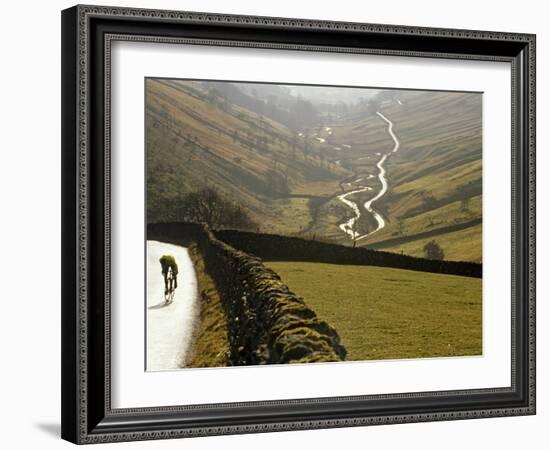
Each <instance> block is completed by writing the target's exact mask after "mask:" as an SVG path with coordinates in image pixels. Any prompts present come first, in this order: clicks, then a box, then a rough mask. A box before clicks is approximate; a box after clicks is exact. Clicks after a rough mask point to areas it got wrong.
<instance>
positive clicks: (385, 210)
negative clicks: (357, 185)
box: [318, 91, 482, 262]
mask: <svg viewBox="0 0 550 450" xmlns="http://www.w3.org/2000/svg"><path fill="white" fill-rule="evenodd" d="M376 112H381V113H382V114H383V115H384V116H385V117H386V118H388V119H389V120H390V121H391V122H392V123H393V132H394V133H395V135H396V137H397V138H398V140H399V142H400V146H399V150H398V151H396V152H395V153H392V154H391V156H389V157H388V158H387V161H386V177H387V181H388V186H389V187H388V192H387V193H386V194H385V195H384V196H383V197H382V198H380V199H379V200H377V201H376V203H375V208H376V209H377V210H378V211H379V212H380V213H381V214H382V216H383V217H384V219H385V221H386V223H385V227H384V228H383V229H381V230H380V231H377V232H376V233H373V234H372V235H367V236H366V237H365V238H364V239H359V240H357V242H356V245H361V246H364V245H367V246H368V245H371V244H374V243H380V244H378V245H377V248H387V249H388V250H391V251H397V252H401V251H403V252H405V253H408V254H413V255H415V256H419V255H422V254H423V251H422V246H423V245H424V244H425V241H426V240H425V239H423V240H422V239H421V238H419V239H417V241H418V242H417V245H415V244H414V242H413V241H414V240H415V239H413V238H414V236H415V235H416V234H419V233H423V232H427V231H430V232H431V234H432V236H433V239H435V240H436V241H437V240H441V241H445V238H444V237H443V235H445V234H446V233H447V228H448V227H456V226H458V225H460V224H463V225H468V226H469V227H475V229H476V230H478V231H480V230H481V225H480V222H481V190H482V182H481V176H482V165H481V156H482V130H481V125H482V121H481V112H482V109H481V95H480V94H475V93H471V94H470V93H450V92H415V91H395V93H394V98H393V99H391V100H385V101H383V102H381V103H380V104H376V105H370V107H369V110H367V111H362V112H361V114H357V112H351V113H350V115H348V116H347V117H343V118H341V119H340V120H339V122H338V124H337V125H335V126H334V127H333V133H332V135H331V141H332V142H344V141H345V142H346V143H347V144H348V145H349V146H351V147H350V148H348V149H346V152H345V157H344V158H342V159H341V164H342V165H344V166H346V167H348V168H350V169H352V170H353V171H354V177H357V178H358V179H361V177H363V181H362V182H361V185H362V186H370V187H371V190H368V191H366V192H362V193H360V194H358V195H356V196H354V197H353V199H354V200H355V201H357V203H359V204H361V203H364V202H365V201H367V200H368V199H369V198H372V197H373V196H374V195H375V193H376V192H377V190H379V189H380V181H379V180H378V178H377V176H375V175H376V174H377V173H378V169H377V167H376V164H377V162H378V161H379V159H380V155H384V154H387V153H389V152H391V150H392V146H393V141H392V139H390V137H389V134H388V126H387V123H385V122H384V121H383V120H382V119H381V118H380V116H378V115H377V114H376ZM364 177H367V178H366V180H365V178H364ZM337 207H339V202H338V201H337V199H334V200H333V201H332V202H330V203H328V204H327V205H326V208H325V209H326V212H327V213H326V214H322V216H323V217H324V218H325V223H319V224H318V225H319V226H320V227H321V228H322V227H326V226H327V225H328V223H327V222H330V221H331V220H334V219H335V217H332V218H331V217H330V211H331V208H337ZM375 226H376V223H375V222H374V221H373V218H372V216H369V215H367V214H363V215H362V216H361V218H360V219H359V221H358V224H357V229H358V231H359V232H360V234H368V233H369V232H371V231H373V230H374V229H375ZM466 228H468V227H466ZM451 230H452V228H451ZM339 231H340V230H338V229H333V230H332V232H331V233H329V235H330V236H332V237H333V238H335V239H339V240H341V239H342V236H341V233H339ZM452 232H453V233H454V231H452ZM463 234H464V233H463ZM465 235H466V234H465ZM473 235H474V243H472V241H471V240H470V238H472V237H473ZM398 237H400V238H401V237H402V238H405V237H407V238H408V239H407V240H405V241H406V245H403V246H401V245H399V244H396V242H395V239H396V238H398ZM468 238H469V239H468V241H467V242H466V241H465V243H467V244H468V245H469V250H468V251H466V252H463V253H462V254H461V253H460V252H457V249H456V248H455V249H453V250H452V251H451V249H450V248H449V246H448V245H447V250H449V251H450V252H451V253H453V255H454V256H459V257H463V258H464V259H465V260H471V261H478V262H479V261H481V233H480V232H479V233H469V234H468ZM344 239H345V237H344ZM390 239H392V240H393V242H391V246H390V245H388V246H384V245H383V244H382V242H383V241H386V240H390ZM458 241H460V239H458ZM457 245H459V246H460V245H461V243H460V242H457ZM444 250H445V249H444ZM449 254H450V253H449Z"/></svg>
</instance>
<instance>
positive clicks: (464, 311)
mask: <svg viewBox="0 0 550 450" xmlns="http://www.w3.org/2000/svg"><path fill="white" fill-rule="evenodd" d="M145 113H146V149H147V152H146V154H147V156H146V157H147V161H146V162H147V174H146V176H147V219H148V223H149V224H159V223H160V224H162V223H182V224H193V223H197V224H198V223H200V224H204V225H206V226H207V227H208V228H209V229H211V230H223V229H227V230H237V231H238V230H242V231H248V232H253V233H262V234H270V235H280V236H288V237H294V238H300V239H304V240H308V241H320V242H327V243H332V244H336V245H339V246H346V247H351V248H355V249H357V250H358V251H359V250H360V249H362V248H368V249H374V250H377V251H384V252H390V253H395V254H397V255H404V256H407V255H409V256H412V257H416V258H426V259H431V260H438V261H441V264H442V265H443V266H444V265H445V264H446V261H456V262H462V261H463V262H465V263H466V262H468V263H470V262H471V263H481V262H482V250H481V249H482V191H481V186H482V181H481V180H482V164H481V160H482V147H481V145H482V127H481V125H482V121H481V114H482V95H481V94H479V93H470V92H431V91H415V90H398V89H394V90H381V89H367V88H341V87H332V86H329V87H327V86H299V85H278V84H261V83H239V82H214V81H198V80H172V79H147V80H146V111H145ZM373 199H374V200H373ZM156 238H157V239H159V237H158V236H156ZM185 245H186V246H189V247H190V248H193V249H194V251H195V252H200V251H201V250H200V249H201V248H202V249H203V251H206V250H204V248H205V247H204V240H203V244H202V245H203V247H201V246H200V245H198V243H197V242H196V241H193V240H192V239H190V240H188V242H186V244H185ZM216 245H217V244H216ZM289 245H290V244H289ZM235 250H236V251H239V250H240V249H235ZM206 252H207V251H206ZM207 253H208V252H207ZM251 256H256V257H260V258H262V254H257V255H251ZM193 261H194V263H195V270H196V271H197V272H198V276H197V277H198V279H199V280H208V283H207V285H208V289H207V290H208V292H209V293H210V296H209V295H206V296H205V295H204V294H201V292H200V291H201V289H200V287H199V288H198V291H197V297H198V298H199V297H200V298H201V299H202V300H200V299H199V304H201V301H202V302H207V303H203V304H202V307H201V314H200V315H199V316H200V318H199V319H198V320H199V323H197V324H195V327H196V330H195V332H194V334H193V335H194V342H193V343H192V344H191V347H190V348H192V349H195V350H194V351H195V352H201V351H202V352H203V353H208V354H209V355H212V356H211V357H209V356H208V355H203V354H201V355H199V354H195V355H191V356H190V357H189V358H187V362H186V364H185V367H204V366H212V365H233V364H236V363H237V360H238V361H241V363H242V361H244V360H247V361H248V359H246V358H244V357H243V356H242V355H240V356H239V357H237V356H235V355H236V353H235V350H234V349H233V350H231V346H232V345H233V344H232V340H231V339H232V338H231V336H229V335H228V336H229V337H228V338H227V339H226V338H224V336H223V334H224V332H223V330H224V329H225V328H228V329H232V327H234V326H235V325H234V322H235V317H232V314H233V312H231V311H232V310H231V308H229V307H228V306H227V305H229V304H231V305H233V304H234V303H235V301H240V300H238V299H237V300H235V299H228V295H229V294H227V293H224V292H223V291H222V289H221V286H220V282H219V281H218V282H216V276H215V274H213V273H209V271H210V272H212V270H214V269H212V267H217V266H216V264H217V263H215V264H214V263H211V264H210V267H211V268H210V269H209V264H208V258H207V257H206V258H205V257H204V255H200V254H198V253H197V254H196V257H194V258H193ZM410 261H413V259H411V260H410ZM212 264H214V265H213V266H212ZM265 265H266V266H267V267H268V268H269V269H270V270H272V271H274V272H275V273H276V274H277V276H279V277H280V279H281V280H282V282H283V283H284V284H285V285H287V286H288V288H289V290H290V292H291V293H292V294H293V295H294V294H295V296H296V297H297V298H302V299H303V300H300V301H303V302H304V303H305V305H306V306H307V307H308V308H309V309H308V310H312V311H313V312H314V313H315V315H316V317H317V318H318V319H319V320H320V321H322V322H323V323H325V322H326V323H327V326H329V328H326V330H329V331H327V332H328V333H329V335H330V336H332V334H331V333H332V332H331V331H330V330H331V329H334V330H335V331H336V332H337V336H338V339H339V342H341V344H342V345H343V346H344V347H345V349H346V350H347V353H346V356H345V358H344V359H345V360H364V359H398V358H422V357H436V356H438V357H439V356H471V355H479V354H481V349H482V327H481V317H482V298H481V287H482V280H481V279H480V278H474V277H471V276H461V275H460V274H458V275H456V274H455V275H449V274H448V273H447V274H446V273H430V272H426V271H418V270H407V269H406V268H403V267H402V266H400V268H395V267H377V266H373V265H366V264H365V265H353V264H326V263H320V262H311V261H308V262H305V261H299V260H295V259H293V260H289V261H269V260H268V259H266V261H265ZM413 266H414V267H418V266H422V264H416V263H415V264H412V265H411V267H413ZM443 266H442V267H443ZM430 267H432V266H430ZM154 270H156V269H154ZM443 272H445V271H443ZM465 273H466V272H465ZM183 276H184V275H183ZM239 276H242V274H241V275H239V274H237V273H235V277H237V278H236V279H237V281H238V277H239ZM199 284H200V283H199ZM237 285H238V283H237ZM262 298H263V297H262ZM205 299H206V300H205ZM209 299H210V300H209ZM212 299H215V301H213V300H212ZM224 305H225V306H224ZM208 311H215V315H214V316H213V317H214V319H213V318H212V317H210V316H209V315H208V314H209V313H208ZM212 314H214V312H212ZM308 314H309V313H308ZM222 316H223V317H222ZM216 317H217V319H216ZM222 319H223V320H222ZM214 322H216V323H214ZM217 322H219V324H218V323H217ZM242 326H243V327H245V325H242ZM312 326H313V325H312ZM315 327H317V325H315ZM208 330H215V332H216V336H215V337H213V336H210V335H209V332H208ZM326 330H325V331H326ZM240 331H242V333H241V334H243V333H244V335H246V333H247V332H248V331H247V330H240ZM287 331H288V330H287ZM296 333H297V336H300V333H302V332H300V331H299V330H298V331H296ZM230 334H231V333H230ZM237 334H239V333H237ZM241 334H239V336H241ZM268 334H269V333H268ZM307 334H308V333H307V332H305V331H304V332H303V333H302V335H303V336H306V335H307ZM269 335H270V336H272V334H269ZM331 339H332V338H331ZM335 339H336V338H335ZM216 342H217V343H219V348H217V347H216V346H217V345H218V344H216ZM266 342H267V341H266ZM212 343H213V344H212ZM264 344H265V345H267V346H268V347H269V345H270V344H269V345H268V344H267V343H265V342H264V343H262V344H261V345H260V346H261V348H264V347H262V346H264ZM314 347H315V345H313V346H310V347H308V348H314ZM335 348H339V347H338V345H336V347H335ZM200 349H203V350H200ZM204 349H208V352H206V351H205V350H204ZM325 350H326V349H325ZM262 351H263V350H262ZM276 351H277V349H275V348H268V349H267V350H265V355H268V354H270V356H269V355H268V356H265V355H264V356H265V358H264V360H265V361H268V363H269V361H272V360H273V358H274V356H273V355H274V354H275V353H276ZM270 352H271V353H270ZM273 352H275V353H273ZM237 353H238V352H237ZM337 353H338V352H337ZM288 354H295V355H297V354H298V353H297V350H296V351H294V353H292V352H289V353H288ZM338 354H339V355H340V356H341V355H342V352H339V353H338ZM231 355H233V356H231ZM232 358H233V359H232ZM239 358H240V359H239ZM243 358H244V359H243ZM258 358H259V357H258ZM270 358H271V359H270ZM209 359H212V361H210V360H209ZM298 359H299V358H298ZM314 359H315V356H313V357H311V355H310V356H308V357H307V358H306V357H303V358H302V360H303V361H305V360H314ZM252 360H254V361H255V359H254V358H252V359H250V361H252ZM327 360H330V359H327ZM258 361H260V362H258V363H262V362H261V361H262V359H261V358H259V359H258Z"/></svg>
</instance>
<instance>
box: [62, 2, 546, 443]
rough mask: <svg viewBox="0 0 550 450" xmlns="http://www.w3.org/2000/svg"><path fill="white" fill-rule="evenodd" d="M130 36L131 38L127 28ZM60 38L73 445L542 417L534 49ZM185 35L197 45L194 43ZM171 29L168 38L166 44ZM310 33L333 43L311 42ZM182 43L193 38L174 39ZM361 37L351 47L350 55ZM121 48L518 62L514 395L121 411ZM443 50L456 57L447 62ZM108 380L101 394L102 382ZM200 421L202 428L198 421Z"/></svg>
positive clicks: (163, 17)
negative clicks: (114, 213) (116, 342)
mask: <svg viewBox="0 0 550 450" xmlns="http://www.w3.org/2000/svg"><path fill="white" fill-rule="evenodd" d="M129 24H131V25H132V30H131V31H128V29H127V28H125V27H128V25H129ZM152 24H155V25H156V27H155V29H156V30H157V31H156V32H157V33H158V35H152V34H149V33H148V34H145V33H140V32H135V31H134V29H136V28H138V29H141V30H142V31H144V30H146V29H148V28H151V25H152ZM62 25H63V30H62V32H63V39H62V40H63V43H62V56H63V61H62V74H63V94H62V106H63V128H62V146H63V149H62V151H63V161H62V173H63V182H62V186H63V199H62V203H63V212H62V214H63V217H62V219H63V220H62V222H63V249H62V256H63V283H62V284H63V293H62V324H63V325H62V327H63V328H62V334H63V336H62V338H63V339H62V341H63V342H62V377H63V392H62V436H63V437H64V438H65V439H67V440H70V441H72V442H75V443H82V444H83V443H98V442H112V441H130V440H143V439H165V438H173V437H191V436H207V435H218V434H238V433H250V432H269V431H283V430H298V429H312V428H328V427H347V426H361V425H373V424H388V423H404V422H422V421H439V420H452V419H468V418H481V417H498V416H510V415H528V414H534V413H535V74H536V72H535V71H536V68H535V52H536V47H535V36H534V35H530V34H515V33H500V32H487V31H470V30H450V29H441V28H425V27H405V26H396V25H377V24H363V23H348V22H332V21H318V20H304V19H288V18H272V17H256V16H234V15H221V14H204V13H194V12H178V11H160V10H148V9H130V8H118V7H99V6H75V7H73V8H70V9H68V10H65V11H64V12H63V15H62ZM189 26H190V27H192V28H193V33H194V34H195V35H194V36H188V35H186V34H189V33H188V31H187V30H186V27H189ZM168 29H169V31H170V33H168V34H166V35H164V34H163V33H165V32H166V30H168ZM159 30H160V31H159ZM178 30H179V31H178ZM234 30H245V31H246V32H247V36H249V38H248V39H244V38H241V37H239V36H240V35H239V32H238V31H237V32H235V33H233V35H236V37H237V39H235V38H234V36H233V35H232V34H231V33H232V32H233V31H234ZM311 30H315V31H317V32H326V33H325V34H324V33H320V34H319V35H318V36H316V37H315V39H313V38H312V36H313V34H312V33H311ZM180 32H181V33H183V36H176V35H177V34H178V33H180ZM282 32H284V34H285V37H284V38H283V33H282ZM193 33H192V34H193ZM201 33H202V34H201ZM220 35H223V36H224V38H220ZM225 35H227V39H226V38H225ZM232 36H233V38H232ZM250 37H253V38H254V39H253V40H250ZM351 37H353V38H354V40H353V42H354V43H352V44H350V42H352V40H350V39H349V38H351ZM419 37H422V38H425V39H424V40H420V39H418V38H419ZM267 38H270V39H275V40H276V41H277V42H274V41H273V40H269V39H267ZM292 39H294V41H292ZM116 40H126V41H144V42H158V43H186V44H194V45H216V46H232V47H234V46H241V47H254V48H265V49H289V50H303V51H317V52H339V53H342V52H346V53H357V54H383V55H395V56H413V57H431V58H434V57H435V58H451V59H478V60H486V61H506V62H510V63H511V65H512V118H513V120H512V154H513V165H512V172H513V176H512V179H513V184H512V197H513V202H512V205H513V208H512V252H513V253H512V297H513V299H512V300H513V301H512V336H513V342H512V385H511V387H510V388H499V389H477V390H468V391H466V390H460V391H445V392H443V391H440V392H423V393H418V394H395V395H373V396H359V397H353V398H351V397H331V398H319V399H308V400H301V399H292V400H284V401H268V402H250V403H237V404H216V405H195V406H185V407H158V408H156V407H155V408H137V409H124V410H113V409H112V408H111V402H110V243H111V238H110V181H111V173H110V94H111V92H110V63H111V52H110V49H111V43H112V42H113V41H116ZM281 41H286V42H281ZM289 41H290V42H289ZM357 41H359V44H357V43H356V42H357ZM346 43H347V45H342V44H346ZM447 48H448V50H449V51H443V50H445V49H447ZM99 117H102V120H103V123H102V124H100V123H99V119H98V118H99ZM98 148H102V152H101V155H98V153H97V149H98ZM101 377H102V378H103V380H99V381H98V379H99V378H101ZM92 397H93V399H92ZM447 397H448V398H453V399H455V400H456V402H461V403H462V404H463V406H461V407H457V405H458V403H457V404H456V405H454V406H451V405H450V406H449V407H448V408H445V406H444V405H441V404H440V403H441V399H444V398H447ZM497 397H498V401H497ZM437 399H439V400H440V401H439V402H438V400H437ZM350 401H354V402H359V401H360V402H363V403H364V405H365V408H366V409H365V411H364V412H361V414H358V415H353V414H351V411H352V410H351V409H350V410H349V412H348V413H347V414H345V413H341V414H340V415H339V416H337V415H335V413H334V411H331V410H330V405H336V404H338V405H339V406H341V404H343V403H346V402H348V403H349V402H350ZM384 401H387V402H388V403H389V402H390V401H394V402H396V404H397V406H396V407H395V408H394V409H392V410H391V411H389V413H388V411H387V408H386V407H385V406H384V407H382V406H381V402H384ZM480 402H481V403H480ZM363 403H361V404H363ZM426 403H428V405H427V406H425V405H426ZM367 405H374V406H369V407H367ZM399 405H401V406H399ZM402 405H406V407H404V406H402ZM421 405H423V406H421ZM289 406H292V407H293V408H295V409H296V408H297V409H298V411H302V412H301V414H298V415H297V414H294V415H292V414H289V409H290V408H288V407H289ZM250 407H257V408H258V409H259V410H260V409H261V411H263V412H264V413H265V414H268V412H267V410H271V413H272V416H273V418H272V420H271V421H261V423H260V421H258V422H257V423H254V421H253V420H251V419H250V418H248V419H246V420H245V419H244V416H243V410H244V409H245V408H248V409H249V408H250ZM300 407H301V408H302V409H301V410H300ZM314 407H315V414H314V415H312V417H311V418H309V419H306V420H301V419H300V417H304V416H305V417H307V415H308V412H309V411H312V410H313V409H314ZM285 408H286V412H285ZM399 408H401V409H399ZM411 408H412V412H411ZM217 409H225V411H226V412H227V410H228V409H229V410H231V411H235V417H236V419H235V420H234V421H233V423H231V421H229V423H228V421H227V420H226V421H225V422H224V421H221V420H218V419H216V418H215V417H214V416H212V420H211V422H212V423H211V424H206V425H205V421H206V422H208V420H207V419H208V417H209V411H210V412H211V411H213V410H217ZM377 411H378V412H377ZM384 411H386V413H384ZM400 411H401V412H400ZM191 412H193V413H194V414H195V415H194V416H193V417H190V413H191ZM285 413H286V416H285ZM198 416H200V420H198ZM313 416H314V417H316V418H313ZM237 418H238V420H237ZM194 421H195V422H194Z"/></svg>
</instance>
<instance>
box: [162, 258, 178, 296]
mask: <svg viewBox="0 0 550 450" xmlns="http://www.w3.org/2000/svg"><path fill="white" fill-rule="evenodd" d="M159 261H160V266H161V268H162V276H163V277H164V295H167V294H168V293H169V292H170V291H174V290H176V288H177V287H178V265H177V263H176V258H174V257H173V256H172V255H162V256H161V258H160V260H159ZM170 273H171V275H172V276H171V277H170V279H169V274H170ZM172 284H173V285H172Z"/></svg>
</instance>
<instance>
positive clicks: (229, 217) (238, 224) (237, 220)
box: [178, 187, 257, 229]
mask: <svg viewBox="0 0 550 450" xmlns="http://www.w3.org/2000/svg"><path fill="white" fill-rule="evenodd" d="M178 203H179V208H178V211H179V213H180V214H178V215H179V217H180V219H183V220H186V221H189V222H195V223H205V224H206V225H208V226H209V227H210V228H213V229H216V228H227V227H234V228H240V229H254V228H255V227H256V226H257V225H256V224H255V223H254V221H253V220H252V219H251V218H250V216H249V215H248V213H247V212H246V210H245V209H244V208H243V207H242V206H240V205H237V204H235V203H232V202H230V201H228V200H226V199H225V198H223V197H222V195H221V194H220V193H219V192H218V191H217V190H216V189H214V188H210V187H208V188H204V189H202V190H200V191H196V192H191V193H190V194H187V195H186V196H185V197H184V198H183V199H182V200H181V201H180V202H178Z"/></svg>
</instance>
